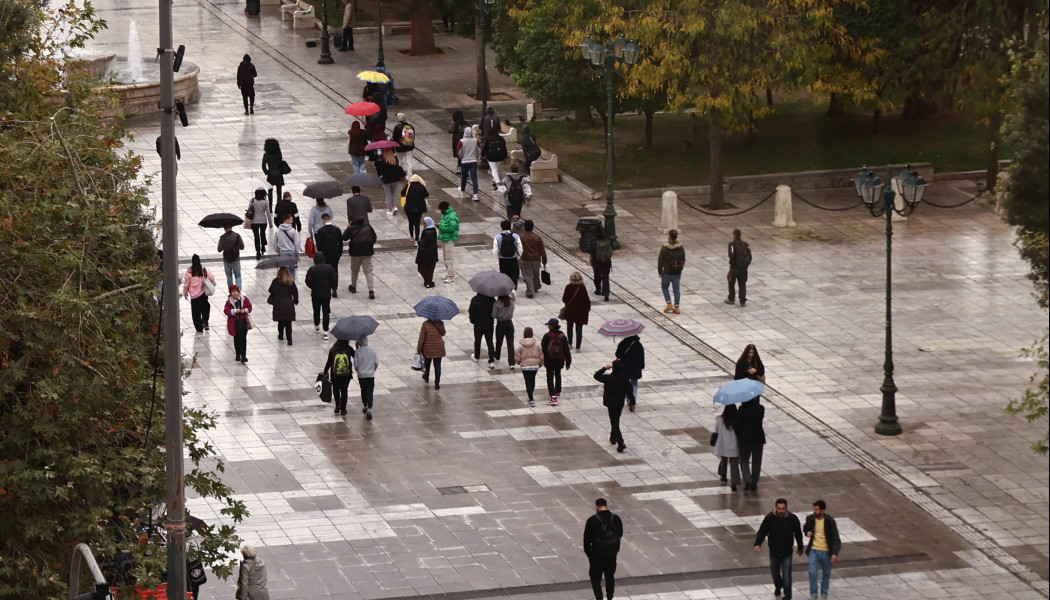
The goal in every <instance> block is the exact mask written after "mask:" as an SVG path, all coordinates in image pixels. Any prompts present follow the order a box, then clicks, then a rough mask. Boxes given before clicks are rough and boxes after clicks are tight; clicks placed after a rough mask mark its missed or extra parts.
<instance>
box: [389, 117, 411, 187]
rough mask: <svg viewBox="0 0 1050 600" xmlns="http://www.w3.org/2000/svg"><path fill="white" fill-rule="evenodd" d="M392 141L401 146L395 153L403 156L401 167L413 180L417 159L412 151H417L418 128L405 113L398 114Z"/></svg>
mask: <svg viewBox="0 0 1050 600" xmlns="http://www.w3.org/2000/svg"><path fill="white" fill-rule="evenodd" d="M390 139H392V140H394V141H395V142H397V143H398V144H401V146H399V147H398V148H395V149H394V151H395V152H397V153H398V154H399V155H400V156H401V165H402V166H403V167H404V168H405V174H406V176H407V177H408V178H409V179H412V174H413V172H414V171H415V164H416V161H415V158H414V157H413V153H412V151H413V150H415V149H416V128H415V126H414V125H412V124H411V123H409V122H408V115H406V114H405V113H403V112H399V113H397V125H394V130H393V131H391V132H390Z"/></svg>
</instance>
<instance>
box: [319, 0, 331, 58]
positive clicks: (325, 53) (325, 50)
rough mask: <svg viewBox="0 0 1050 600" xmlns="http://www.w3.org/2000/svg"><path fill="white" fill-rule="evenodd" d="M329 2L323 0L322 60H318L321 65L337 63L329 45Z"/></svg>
mask: <svg viewBox="0 0 1050 600" xmlns="http://www.w3.org/2000/svg"><path fill="white" fill-rule="evenodd" d="M328 40H329V35H328V0H321V58H318V59H317V64H319V65H330V64H332V63H334V62H335V61H334V60H332V50H331V48H330V47H329V45H328Z"/></svg>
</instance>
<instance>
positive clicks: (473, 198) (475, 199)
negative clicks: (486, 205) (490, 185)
mask: <svg viewBox="0 0 1050 600" xmlns="http://www.w3.org/2000/svg"><path fill="white" fill-rule="evenodd" d="M470 199H471V200H473V201H474V202H480V200H478V195H477V194H474V195H473V196H471V197H470Z"/></svg>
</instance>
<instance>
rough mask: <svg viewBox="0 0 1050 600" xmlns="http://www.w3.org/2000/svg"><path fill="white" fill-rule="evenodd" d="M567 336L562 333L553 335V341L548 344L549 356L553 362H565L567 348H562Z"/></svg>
mask: <svg viewBox="0 0 1050 600" xmlns="http://www.w3.org/2000/svg"><path fill="white" fill-rule="evenodd" d="M563 339H565V336H564V335H562V334H561V333H558V334H551V339H550V341H549V342H548V343H547V354H548V355H549V356H550V357H551V360H554V361H556V362H561V361H564V360H565V348H564V347H563V346H562V340H563Z"/></svg>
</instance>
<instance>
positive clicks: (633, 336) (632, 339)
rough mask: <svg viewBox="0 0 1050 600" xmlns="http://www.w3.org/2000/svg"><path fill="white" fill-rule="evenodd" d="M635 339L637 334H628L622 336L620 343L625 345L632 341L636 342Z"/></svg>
mask: <svg viewBox="0 0 1050 600" xmlns="http://www.w3.org/2000/svg"><path fill="white" fill-rule="evenodd" d="M637 341H638V336H637V335H629V336H627V337H625V338H623V341H622V342H620V345H622V346H626V345H627V344H630V343H632V342H637Z"/></svg>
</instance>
